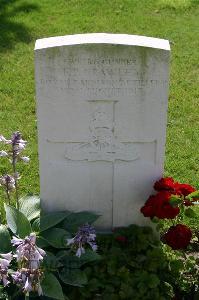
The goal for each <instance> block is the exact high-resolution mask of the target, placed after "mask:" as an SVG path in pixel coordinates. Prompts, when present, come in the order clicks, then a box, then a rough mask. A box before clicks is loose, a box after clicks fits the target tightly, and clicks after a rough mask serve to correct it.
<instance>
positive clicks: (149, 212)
mask: <svg viewBox="0 0 199 300" xmlns="http://www.w3.org/2000/svg"><path fill="white" fill-rule="evenodd" d="M170 197H171V193H170V192H168V191H160V192H159V193H157V195H155V196H154V195H153V196H150V197H149V199H148V200H147V201H146V203H145V205H144V206H143V207H142V208H141V213H143V215H144V216H145V217H151V218H153V217H158V218H159V219H173V218H175V217H176V216H177V215H178V214H179V212H180V209H179V207H173V206H172V205H171V204H170V203H169V201H170Z"/></svg>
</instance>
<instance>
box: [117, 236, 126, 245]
mask: <svg viewBox="0 0 199 300" xmlns="http://www.w3.org/2000/svg"><path fill="white" fill-rule="evenodd" d="M115 239H116V241H118V242H120V243H126V242H127V238H126V237H125V236H123V235H118V236H116V238H115Z"/></svg>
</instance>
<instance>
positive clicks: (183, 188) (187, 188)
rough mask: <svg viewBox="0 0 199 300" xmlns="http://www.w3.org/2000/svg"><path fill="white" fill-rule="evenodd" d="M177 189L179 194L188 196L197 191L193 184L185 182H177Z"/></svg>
mask: <svg viewBox="0 0 199 300" xmlns="http://www.w3.org/2000/svg"><path fill="white" fill-rule="evenodd" d="M175 190H176V193H177V194H178V195H183V196H187V195H189V194H191V193H193V192H195V191H196V189H195V188H194V187H193V186H191V185H189V184H184V183H176V184H175Z"/></svg>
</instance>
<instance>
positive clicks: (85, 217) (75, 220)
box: [63, 211, 100, 232]
mask: <svg viewBox="0 0 199 300" xmlns="http://www.w3.org/2000/svg"><path fill="white" fill-rule="evenodd" d="M99 217H100V215H97V214H96V213H93V212H88V211H83V212H78V213H71V214H70V215H69V216H68V217H66V219H65V220H64V222H63V227H64V228H65V229H66V230H68V231H70V232H76V231H77V230H78V227H79V226H81V225H83V224H86V223H89V224H92V223H94V222H95V221H96V220H97V219H98V218H99Z"/></svg>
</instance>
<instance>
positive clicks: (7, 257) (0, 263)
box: [0, 252, 12, 286]
mask: <svg viewBox="0 0 199 300" xmlns="http://www.w3.org/2000/svg"><path fill="white" fill-rule="evenodd" d="M0 256H1V257H2V258H0V280H1V281H2V282H3V285H4V286H7V285H8V284H9V283H10V281H9V280H8V267H9V265H10V262H11V260H12V254H11V252H9V253H6V254H0Z"/></svg>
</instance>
